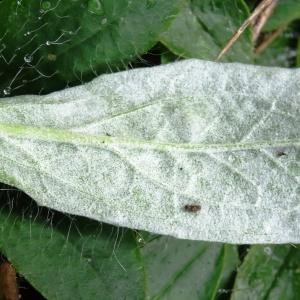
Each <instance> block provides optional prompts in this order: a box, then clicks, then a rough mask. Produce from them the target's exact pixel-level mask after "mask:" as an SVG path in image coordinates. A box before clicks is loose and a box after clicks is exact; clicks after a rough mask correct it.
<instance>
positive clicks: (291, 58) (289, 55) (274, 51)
mask: <svg viewBox="0 0 300 300" xmlns="http://www.w3.org/2000/svg"><path fill="white" fill-rule="evenodd" d="M291 36H293V32H292V30H291V29H288V30H285V31H284V32H282V33H281V34H280V35H279V36H278V37H276V39H275V40H274V41H272V43H271V44H270V45H268V47H267V48H266V49H264V50H263V52H262V53H260V54H259V55H258V56H257V57H256V59H255V63H256V64H258V65H263V66H277V67H279V66H280V67H294V66H295V51H294V50H292V49H291V47H290V45H291V38H290V37H291Z"/></svg>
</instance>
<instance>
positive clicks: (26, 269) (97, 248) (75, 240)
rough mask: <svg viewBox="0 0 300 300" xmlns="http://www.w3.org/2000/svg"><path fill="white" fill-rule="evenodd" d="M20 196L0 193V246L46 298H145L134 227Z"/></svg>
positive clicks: (18, 269)
mask: <svg viewBox="0 0 300 300" xmlns="http://www.w3.org/2000/svg"><path fill="white" fill-rule="evenodd" d="M9 200H10V201H9ZM21 200H22V201H21ZM21 200H18V199H13V200H12V199H10V198H6V197H5V196H4V195H1V206H0V208H1V211H0V250H1V252H2V253H3V254H5V255H6V256H7V258H8V259H9V260H10V261H11V262H12V263H13V265H14V266H15V267H16V269H17V271H18V272H19V273H20V274H22V275H23V276H24V277H25V278H26V279H27V280H28V281H30V283H31V284H32V285H33V286H34V287H35V288H36V289H37V290H38V291H39V292H40V293H42V294H43V295H44V296H45V297H46V299H47V300H51V299H62V300H64V299H66V300H68V299H71V298H74V299H80V300H84V299H87V300H90V299H107V300H109V299H111V300H115V299H125V298H126V299H144V293H145V288H144V280H145V279H144V271H143V264H142V261H141V258H140V253H139V250H138V247H137V243H136V241H135V237H134V236H133V235H132V233H130V232H129V231H128V230H127V232H126V230H124V229H122V228H114V229H113V227H112V226H108V225H102V224H100V223H98V222H95V221H92V220H88V219H86V218H82V217H78V218H76V219H75V218H73V217H72V218H68V216H63V215H61V214H59V213H57V212H54V211H49V210H48V209H45V208H43V209H42V208H38V207H36V205H33V204H32V203H30V201H29V200H28V199H24V197H23V198H22V199H21Z"/></svg>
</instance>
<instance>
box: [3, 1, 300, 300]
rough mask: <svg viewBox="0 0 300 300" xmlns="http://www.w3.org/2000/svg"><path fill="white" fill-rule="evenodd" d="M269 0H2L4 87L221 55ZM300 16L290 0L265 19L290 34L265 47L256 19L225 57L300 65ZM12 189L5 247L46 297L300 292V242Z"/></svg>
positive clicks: (23, 88)
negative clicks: (86, 211) (114, 211)
mask: <svg viewBox="0 0 300 300" xmlns="http://www.w3.org/2000/svg"><path fill="white" fill-rule="evenodd" d="M257 2H258V1H251V0H249V1H246V2H244V1H243V0H131V1H129V0H89V1H88V0H84V1H77V0H70V1H61V0H50V1H29V0H20V1H12V0H2V1H0V20H1V21H0V22H1V27H0V93H1V94H2V96H3V97H4V96H9V95H18V94H26V93H35V94H39V93H48V92H51V91H56V90H58V89H62V88H65V87H67V86H71V85H77V84H80V83H82V82H85V81H88V80H90V79H91V78H93V77H95V76H98V75H100V74H102V73H105V72H115V71H118V70H123V69H128V68H133V67H145V66H146V67H147V66H152V65H156V64H164V63H168V62H171V61H175V60H179V59H183V58H189V57H196V58H202V59H206V60H214V59H215V58H216V55H217V53H218V52H219V50H220V49H221V48H222V46H223V45H224V44H225V43H226V41H227V39H228V38H229V37H230V36H231V34H232V33H233V32H234V31H235V30H236V29H237V27H238V26H239V25H240V24H241V22H242V21H243V20H244V19H245V18H247V16H248V15H249V11H250V10H252V9H253V7H254V6H255V5H256V4H257ZM299 18H300V6H299V1H298V0H279V4H278V6H277V7H276V9H275V11H274V13H273V15H272V16H271V18H270V19H269V21H268V23H267V24H266V26H265V28H264V31H265V32H266V33H267V32H270V31H272V30H274V29H278V28H282V32H281V34H280V35H279V36H278V37H277V38H276V39H275V40H274V41H273V42H272V43H271V44H270V45H269V46H268V47H267V48H266V49H265V50H264V51H263V52H262V53H261V54H260V55H255V54H254V51H253V48H254V45H253V43H252V40H251V31H250V30H248V31H246V32H245V33H244V34H243V36H242V37H241V38H240V39H239V41H238V42H237V43H236V44H235V45H234V47H233V48H232V49H231V50H230V52H229V53H228V55H226V56H225V57H224V58H223V61H238V62H244V63H251V64H260V65H268V66H285V67H296V66H297V63H298V64H299V63H300V51H299V50H298V38H299V32H300V27H299V24H300V23H299V21H298V20H297V19H299ZM0 192H1V195H0V205H1V209H0V250H1V252H2V254H3V258H7V259H8V260H9V261H11V262H12V263H13V265H14V266H15V267H16V269H17V271H18V273H19V280H20V282H23V281H22V280H23V278H25V279H26V280H27V281H28V282H29V283H30V284H31V285H32V286H33V287H34V288H35V289H36V290H38V291H39V293H40V296H39V297H40V298H41V299H43V297H45V298H46V299H70V298H71V295H76V299H216V298H218V299H229V298H232V299H251V298H253V299H296V297H297V295H298V294H299V292H300V263H299V249H298V246H297V245H278V246H273V245H261V246H249V245H239V246H237V245H224V244H217V243H206V242H194V241H187V240H177V239H174V238H170V237H165V236H156V235H152V234H150V233H146V232H137V231H132V230H129V229H125V228H117V227H113V226H110V225H105V224H101V223H98V222H95V221H91V220H88V219H85V218H81V217H75V216H69V215H62V214H60V213H58V212H56V211H52V210H49V209H46V208H41V207H37V206H36V204H35V203H34V202H33V201H32V200H31V199H29V198H28V197H27V196H26V195H24V194H23V193H22V192H20V191H15V190H13V189H12V188H11V187H9V186H4V185H3V186H1V191H0ZM20 292H21V293H22V294H23V295H25V294H26V293H28V291H26V290H22V286H21V289H20ZM36 297H37V296H36Z"/></svg>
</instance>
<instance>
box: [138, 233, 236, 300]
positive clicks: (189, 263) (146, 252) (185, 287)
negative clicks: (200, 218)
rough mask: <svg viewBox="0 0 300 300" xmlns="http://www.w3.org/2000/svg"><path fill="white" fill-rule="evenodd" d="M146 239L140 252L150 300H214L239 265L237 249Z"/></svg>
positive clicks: (164, 239) (188, 242)
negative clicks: (143, 262)
mask: <svg viewBox="0 0 300 300" xmlns="http://www.w3.org/2000/svg"><path fill="white" fill-rule="evenodd" d="M149 239H150V241H149V242H147V240H146V241H145V242H146V245H145V247H144V248H143V249H142V254H143V257H144V261H145V269H146V274H147V279H148V284H147V287H148V289H147V292H148V298H149V299H156V300H158V299H174V300H175V299H179V300H181V299H199V300H201V299H203V300H206V299H215V298H216V296H217V295H219V294H220V293H222V292H223V290H224V289H223V288H222V287H226V283H227V281H228V278H229V277H230V275H231V274H232V272H233V271H234V270H235V269H236V267H237V265H238V255H237V247H236V246H231V245H225V244H217V243H206V242H197V241H187V240H178V239H174V238H171V237H164V236H158V237H152V236H150V237H149V238H148V240H149ZM162 266H163V267H162Z"/></svg>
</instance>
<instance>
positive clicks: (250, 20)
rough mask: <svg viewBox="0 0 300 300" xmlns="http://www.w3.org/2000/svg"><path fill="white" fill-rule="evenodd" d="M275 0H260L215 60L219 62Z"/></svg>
mask: <svg viewBox="0 0 300 300" xmlns="http://www.w3.org/2000/svg"><path fill="white" fill-rule="evenodd" d="M276 1H277V0H262V1H261V3H260V4H259V5H258V6H257V7H256V8H255V9H254V11H253V12H252V14H251V15H250V16H249V18H247V19H246V20H245V21H244V23H243V24H242V25H241V27H240V28H239V29H238V30H237V31H236V32H235V33H234V34H233V35H232V37H231V38H230V39H229V40H228V42H227V43H226V45H225V47H224V48H223V49H222V50H221V51H220V53H219V55H218V57H217V60H219V59H220V58H221V57H222V56H223V55H224V54H225V53H226V52H227V51H228V50H229V49H230V48H231V46H232V45H233V44H234V43H235V42H236V41H237V39H238V38H239V37H240V35H241V34H242V33H243V32H244V31H245V30H246V28H247V27H248V26H249V25H251V24H253V22H254V21H255V20H256V19H257V17H258V16H259V15H260V14H261V13H262V12H263V11H264V10H265V9H266V7H268V6H269V5H271V4H272V3H273V2H276Z"/></svg>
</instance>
